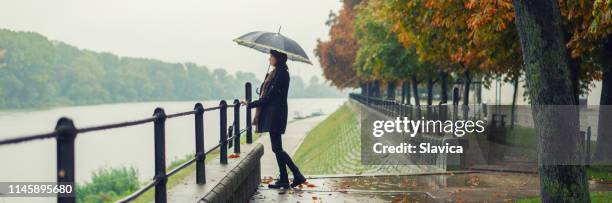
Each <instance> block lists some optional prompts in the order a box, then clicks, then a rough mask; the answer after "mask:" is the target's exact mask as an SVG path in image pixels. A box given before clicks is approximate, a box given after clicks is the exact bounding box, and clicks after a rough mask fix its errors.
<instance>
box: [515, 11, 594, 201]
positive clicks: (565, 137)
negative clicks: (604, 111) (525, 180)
mask: <svg viewBox="0 0 612 203" xmlns="http://www.w3.org/2000/svg"><path fill="white" fill-rule="evenodd" d="M514 9H515V12H516V26H517V31H518V33H519V37H520V41H521V47H522V51H523V60H524V62H525V68H526V76H527V84H528V86H529V95H530V98H531V102H532V103H531V104H532V109H533V117H534V124H535V127H536V133H537V134H538V146H539V149H538V156H539V160H540V163H539V167H538V171H539V174H540V194H541V198H542V201H543V202H589V201H590V199H589V192H588V183H587V178H586V169H585V167H584V166H581V165H569V164H567V165H556V164H555V163H552V164H550V163H543V162H547V161H550V160H554V159H555V157H564V158H566V159H572V158H577V159H578V160H580V155H581V154H582V151H581V148H580V146H578V144H577V143H580V141H579V140H580V138H579V136H578V135H579V129H578V128H579V125H578V109H577V108H576V107H575V105H577V101H576V100H575V98H574V90H573V88H572V85H573V84H572V73H571V72H572V70H571V67H570V64H569V61H570V60H569V56H568V54H567V52H566V49H565V39H564V32H563V29H562V27H561V25H562V18H561V14H560V11H559V7H558V4H557V1H556V0H542V1H530V0H514ZM554 105H569V106H566V107H564V109H565V110H563V115H559V113H560V112H559V111H560V110H559V109H558V108H557V109H555V108H551V107H552V106H554ZM568 121H569V122H568Z"/></svg>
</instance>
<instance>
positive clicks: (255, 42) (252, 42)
mask: <svg viewBox="0 0 612 203" xmlns="http://www.w3.org/2000/svg"><path fill="white" fill-rule="evenodd" d="M279 31H280V29H279ZM234 42H236V43H238V44H240V45H242V46H246V47H249V48H253V49H255V50H258V51H261V52H263V53H270V50H272V49H273V50H276V51H279V52H282V53H285V54H287V58H289V60H293V61H300V62H304V63H307V64H310V65H312V62H310V59H308V55H306V53H305V52H304V49H302V47H300V45H299V44H298V43H297V42H295V41H293V40H292V39H290V38H288V37H286V36H284V35H282V34H280V32H277V33H272V32H262V31H255V32H249V33H247V34H245V35H242V36H240V37H238V38H236V39H234Z"/></svg>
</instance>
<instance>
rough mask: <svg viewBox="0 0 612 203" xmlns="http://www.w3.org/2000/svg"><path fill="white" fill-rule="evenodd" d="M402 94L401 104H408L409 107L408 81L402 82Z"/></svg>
mask: <svg viewBox="0 0 612 203" xmlns="http://www.w3.org/2000/svg"><path fill="white" fill-rule="evenodd" d="M402 94H403V99H402V104H408V105H410V103H411V102H410V82H409V81H406V80H404V81H402Z"/></svg>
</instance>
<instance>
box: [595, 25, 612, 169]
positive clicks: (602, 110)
mask: <svg viewBox="0 0 612 203" xmlns="http://www.w3.org/2000/svg"><path fill="white" fill-rule="evenodd" d="M611 37H612V36H609V37H608V39H612V38H611ZM604 52H605V53H604V54H603V57H602V60H601V61H602V62H601V63H600V64H602V65H603V67H602V68H603V79H602V81H601V99H600V100H599V120H598V121H597V149H596V151H595V157H593V158H594V160H595V161H599V162H605V163H610V162H611V161H612V147H611V146H612V125H610V123H612V40H608V42H606V44H605V50H604Z"/></svg>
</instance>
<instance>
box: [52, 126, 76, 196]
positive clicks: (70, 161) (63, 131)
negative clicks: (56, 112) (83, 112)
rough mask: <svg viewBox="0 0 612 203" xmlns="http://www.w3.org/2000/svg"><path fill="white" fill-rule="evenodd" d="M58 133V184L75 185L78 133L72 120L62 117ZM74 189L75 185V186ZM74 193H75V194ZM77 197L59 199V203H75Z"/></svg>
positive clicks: (57, 129) (56, 127)
mask: <svg viewBox="0 0 612 203" xmlns="http://www.w3.org/2000/svg"><path fill="white" fill-rule="evenodd" d="M55 132H56V133H57V139H56V141H57V148H56V150H57V183H58V184H59V183H74V139H75V138H76V135H77V131H76V128H75V127H74V123H73V122H72V120H71V119H69V118H65V117H62V118H60V119H59V120H58V121H57V124H56V125H55ZM73 189H76V188H74V185H73ZM73 193H74V192H73ZM75 201H76V200H75V197H74V196H72V197H62V196H58V197H57V202H59V203H73V202H75Z"/></svg>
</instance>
